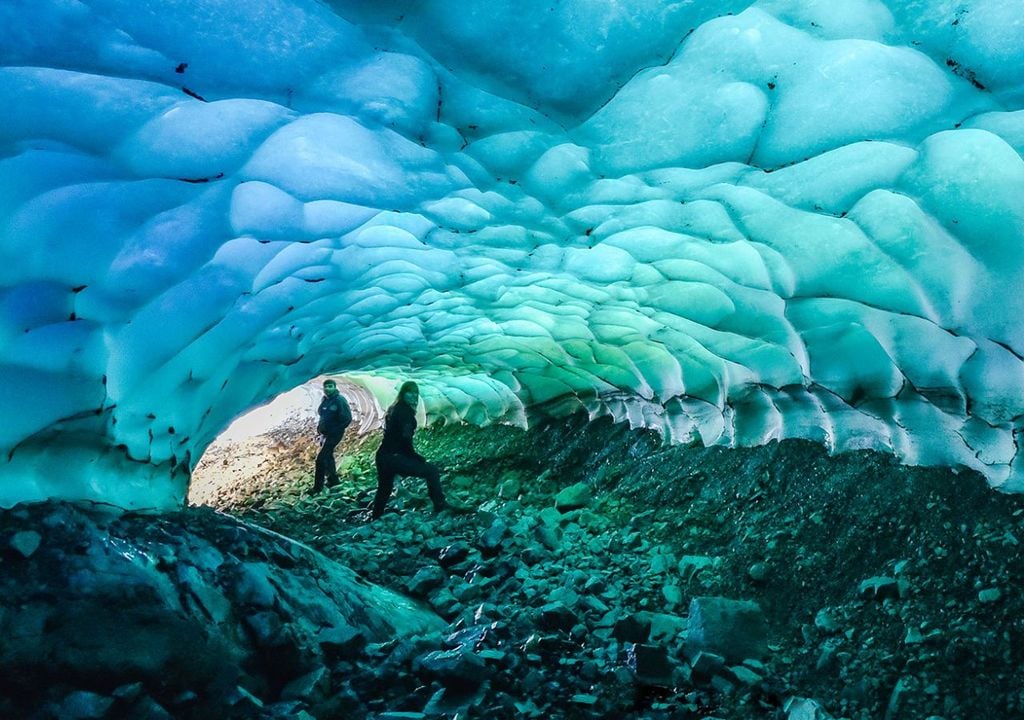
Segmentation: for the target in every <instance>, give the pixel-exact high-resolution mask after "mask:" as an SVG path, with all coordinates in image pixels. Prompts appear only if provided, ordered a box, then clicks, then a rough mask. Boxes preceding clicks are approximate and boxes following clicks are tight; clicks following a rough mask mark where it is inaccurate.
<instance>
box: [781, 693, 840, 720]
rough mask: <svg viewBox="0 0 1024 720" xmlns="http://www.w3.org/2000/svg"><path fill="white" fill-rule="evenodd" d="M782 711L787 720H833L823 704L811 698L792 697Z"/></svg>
mask: <svg viewBox="0 0 1024 720" xmlns="http://www.w3.org/2000/svg"><path fill="white" fill-rule="evenodd" d="M782 709H783V712H785V713H786V720H832V716H831V715H829V714H828V713H827V712H825V708H823V707H822V706H821V703H819V702H818V701H817V700H811V699H810V698H802V697H792V698H790V699H789V700H787V701H786V704H785V705H784V706H783V708H782Z"/></svg>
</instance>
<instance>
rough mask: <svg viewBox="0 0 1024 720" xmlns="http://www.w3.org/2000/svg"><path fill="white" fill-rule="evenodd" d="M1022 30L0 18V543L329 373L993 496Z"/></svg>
mask: <svg viewBox="0 0 1024 720" xmlns="http://www.w3.org/2000/svg"><path fill="white" fill-rule="evenodd" d="M1019 10H1020V8H1019V4H1018V3H1016V2H1015V1H1014V0H966V1H965V2H961V3H956V4H951V3H948V2H945V1H944V0H915V1H914V2H883V0H856V1H853V2H847V3H842V4H841V5H837V4H835V3H826V2H823V1H817V0H816V1H814V2H794V1H793V0H759V1H758V2H754V3H750V2H739V1H738V0H730V2H726V3H721V2H719V3H712V2H706V1H697V2H670V3H663V2H653V1H649V0H642V1H641V2H637V3H634V4H632V5H631V6H630V7H629V8H627V7H626V6H625V5H621V4H618V3H609V2H598V1H597V0H566V1H565V2H561V3H558V4H556V5H554V6H551V5H550V4H549V3H542V2H534V1H533V0H530V1H528V2H522V1H521V0H520V1H519V2H511V0H490V1H489V2H478V1H475V0H474V2H467V3H460V4H458V6H457V7H456V6H455V5H454V4H451V3H446V2H441V1H440V0H428V1H427V2H422V3H416V4H414V5H410V4H409V3H406V2H398V0H382V1H380V2H367V1H366V0H329V1H326V0H325V1H320V0H267V1H265V2H260V3H250V2H247V1H245V0H242V1H241V2H240V1H239V0H233V1H232V2H228V0H199V1H197V2H189V3H184V2H162V3H155V2H148V1H147V2H128V1H127V0H78V1H76V2H63V1H59V0H39V1H36V2H29V1H28V0H13V2H8V3H5V4H4V5H3V6H2V7H0V25H2V26H3V27H5V28H6V31H5V34H4V36H3V38H2V39H0V92H2V93H3V96H4V97H5V98H7V100H8V104H7V108H6V112H5V118H4V122H3V123H0V310H2V312H0V411H2V412H3V416H4V418H5V422H4V423H3V425H2V426H0V450H2V451H3V454H2V459H0V505H4V506H6V505H11V504H13V503H16V502H19V501H23V500H35V499H41V498H46V497H57V498H68V499H79V498H91V499H101V500H104V501H109V502H113V503H116V504H119V505H122V506H125V507H168V506H173V505H176V504H178V503H180V502H181V501H182V499H183V498H184V496H185V489H186V487H187V483H188V478H189V472H190V470H191V468H192V466H193V465H194V463H195V462H196V461H197V460H198V457H199V455H200V454H201V453H202V450H203V449H204V448H205V447H206V445H207V444H208V443H209V442H210V441H211V440H212V439H213V438H214V437H215V436H216V435H217V433H218V432H219V431H220V430H222V429H223V428H224V427H225V426H226V425H227V424H228V423H229V422H230V421H231V419H232V418H234V417H236V416H238V415H239V414H240V413H241V412H243V411H245V410H246V409H248V408H249V407H251V406H253V405H254V404H257V403H259V402H262V401H264V400H267V399H269V398H271V397H273V396H275V395H277V394H279V393H281V392H284V391H286V390H288V389H290V388H293V387H295V386H297V385H298V384H300V383H302V382H303V381H305V380H306V379H308V378H310V377H314V376H317V375H319V374H322V373H328V372H331V373H345V374H347V375H348V376H349V377H351V378H353V381H356V382H359V383H361V384H363V385H365V386H366V387H368V388H370V389H371V390H372V391H373V392H374V393H376V394H378V395H381V396H382V397H383V396H384V395H387V393H389V392H393V387H392V385H393V384H394V382H395V381H396V380H397V379H399V378H401V377H404V376H405V375H407V374H415V375H416V377H417V379H418V380H419V381H420V385H421V387H423V389H424V392H423V394H424V400H425V402H426V403H427V407H428V410H429V413H430V416H431V417H432V418H434V419H437V420H441V421H459V420H465V421H469V422H474V423H487V422H515V423H525V422H528V421H529V420H530V419H531V418H532V417H534V416H536V415H537V414H541V413H556V414H557V413H568V412H574V411H585V412H588V413H590V414H591V415H592V416H597V415H602V414H610V415H613V416H614V417H616V418H618V419H621V420H625V421H628V422H630V423H632V424H634V425H638V426H645V427H651V428H654V429H657V430H659V431H660V432H662V433H663V434H665V435H666V436H667V437H669V438H671V439H673V440H700V441H702V442H705V443H708V444H711V443H719V444H726V445H751V444H759V443H764V442H768V441H771V440H774V439H781V438H791V437H800V438H809V439H813V440H816V441H818V442H821V443H823V444H825V445H826V446H827V447H828V448H829V449H831V450H833V451H842V450H849V449H858V448H873V449H877V450H883V451H887V452H894V453H896V454H897V455H898V456H899V457H900V458H901V459H903V460H904V461H905V462H908V463H916V464H943V465H952V466H967V467H970V468H973V469H975V470H977V471H979V472H981V473H983V474H984V475H985V476H986V477H987V478H988V479H989V481H990V482H991V483H992V484H993V485H994V486H997V487H999V488H1002V489H1005V490H1009V491H1020V490H1024V463H1022V462H1021V461H1020V459H1019V458H1018V453H1017V445H1018V438H1019V436H1020V432H1021V426H1022V420H1021V416H1022V410H1024V362H1022V353H1024V335H1022V330H1021V327H1020V321H1021V319H1022V318H1024V297H1022V293H1021V288H1022V287H1024V267H1022V262H1024V261H1022V260H1021V253H1020V247H1021V243H1022V240H1024V159H1022V153H1024V16H1022V15H1021V13H1020V12H1019Z"/></svg>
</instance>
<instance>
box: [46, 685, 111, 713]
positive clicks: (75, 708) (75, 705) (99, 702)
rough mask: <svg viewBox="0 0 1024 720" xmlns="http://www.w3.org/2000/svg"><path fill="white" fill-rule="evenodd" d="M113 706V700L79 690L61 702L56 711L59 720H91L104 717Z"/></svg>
mask: <svg viewBox="0 0 1024 720" xmlns="http://www.w3.org/2000/svg"><path fill="white" fill-rule="evenodd" d="M113 704H114V698H112V697H107V696H106V695H98V694H96V693H94V692H86V691H85V690H79V691H76V692H73V693H71V694H70V695H68V696H67V697H65V698H64V700H63V701H62V702H61V704H60V707H59V708H58V710H57V717H58V718H59V720H91V719H92V718H102V717H105V716H106V714H107V711H108V710H110V707H111V706H112V705H113Z"/></svg>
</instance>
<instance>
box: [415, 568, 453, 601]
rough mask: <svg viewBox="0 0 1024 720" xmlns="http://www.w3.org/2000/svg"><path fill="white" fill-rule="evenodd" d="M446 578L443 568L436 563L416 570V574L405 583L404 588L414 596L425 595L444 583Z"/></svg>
mask: <svg viewBox="0 0 1024 720" xmlns="http://www.w3.org/2000/svg"><path fill="white" fill-rule="evenodd" d="M447 579H448V576H447V575H445V573H444V570H442V569H441V568H439V567H437V566H436V565H431V566H429V567H424V568H420V569H419V570H417V571H416V574H415V575H413V576H412V577H411V578H410V579H409V581H408V582H407V583H406V584H405V589H406V590H408V591H409V594H410V595H412V596H414V597H421V598H422V597H427V596H428V595H429V594H430V593H431V591H433V590H436V589H437V588H439V587H441V586H442V585H444V584H445V581H446V580H447Z"/></svg>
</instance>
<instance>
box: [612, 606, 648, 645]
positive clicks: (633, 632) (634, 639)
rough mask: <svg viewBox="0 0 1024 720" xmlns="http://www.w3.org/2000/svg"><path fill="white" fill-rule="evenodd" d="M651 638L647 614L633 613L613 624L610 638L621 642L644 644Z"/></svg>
mask: <svg viewBox="0 0 1024 720" xmlns="http://www.w3.org/2000/svg"><path fill="white" fill-rule="evenodd" d="M650 636H651V618H650V616H649V614H647V613H633V614H631V615H627V616H626V617H624V618H622V619H621V620H619V621H618V622H616V623H615V627H614V628H613V629H612V637H614V638H615V639H616V640H619V641H621V642H627V643H645V642H647V640H648V639H649V638H650Z"/></svg>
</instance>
